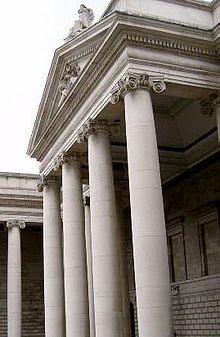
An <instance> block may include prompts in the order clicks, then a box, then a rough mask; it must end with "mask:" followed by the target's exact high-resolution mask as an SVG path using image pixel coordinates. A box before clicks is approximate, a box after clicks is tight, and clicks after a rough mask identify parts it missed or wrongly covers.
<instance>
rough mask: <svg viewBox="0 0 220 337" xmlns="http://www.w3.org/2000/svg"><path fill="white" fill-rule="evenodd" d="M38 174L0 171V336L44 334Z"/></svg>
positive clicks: (40, 202) (28, 336)
mask: <svg viewBox="0 0 220 337" xmlns="http://www.w3.org/2000/svg"><path fill="white" fill-rule="evenodd" d="M38 180H39V176H38V175H33V174H21V173H18V174H16V173H0V336H1V337H6V336H8V337H9V336H11V337H12V336H24V337H30V336H31V337H34V336H41V337H42V336H44V335H45V334H44V301H43V246H42V242H43V238H42V234H43V231H42V221H43V214H42V213H43V212H42V210H43V202H42V195H41V194H40V193H39V192H37V191H36V184H37V182H38Z"/></svg>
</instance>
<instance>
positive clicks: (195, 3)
mask: <svg viewBox="0 0 220 337" xmlns="http://www.w3.org/2000/svg"><path fill="white" fill-rule="evenodd" d="M115 1H116V0H111V1H110V3H109V4H108V5H107V7H106V9H105V10H104V12H103V14H102V16H101V18H103V17H105V16H107V15H108V14H109V11H110V10H111V8H112V6H113V4H114V2H115ZM160 1H163V2H169V3H175V4H179V5H182V6H188V7H194V8H195V7H196V8H201V9H207V10H211V9H212V8H214V7H215V6H216V5H217V4H218V3H219V4H220V0H212V1H211V2H207V1H204V0H160Z"/></svg>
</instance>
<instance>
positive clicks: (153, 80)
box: [110, 72, 166, 104]
mask: <svg viewBox="0 0 220 337" xmlns="http://www.w3.org/2000/svg"><path fill="white" fill-rule="evenodd" d="M137 89H147V90H149V89H153V91H155V92H156V93H161V92H163V91H165V90H166V84H165V82H164V78H163V77H153V76H149V75H148V74H136V73H132V72H127V73H126V74H125V75H124V76H123V77H122V78H121V79H120V80H119V81H118V83H117V85H116V87H115V88H114V89H113V90H112V92H111V94H112V95H111V99H110V101H111V103H112V104H117V103H118V102H119V101H120V99H123V97H124V96H125V95H126V93H128V92H129V91H134V90H137Z"/></svg>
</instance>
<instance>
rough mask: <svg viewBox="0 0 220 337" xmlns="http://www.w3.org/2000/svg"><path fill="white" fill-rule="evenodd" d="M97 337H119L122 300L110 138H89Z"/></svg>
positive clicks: (104, 135) (102, 134) (99, 134)
mask: <svg viewBox="0 0 220 337" xmlns="http://www.w3.org/2000/svg"><path fill="white" fill-rule="evenodd" d="M88 156H89V183H90V210H91V231H92V253H93V286H94V306H95V325H96V337H103V336H105V337H121V336H122V330H123V323H122V300H121V284H120V266H119V250H118V238H117V219H116V207H115V192H114V183H113V171H112V159H111V150H110V142H109V136H108V133H107V132H106V131H101V130H98V131H97V132H96V133H95V134H94V133H92V134H90V135H89V136H88Z"/></svg>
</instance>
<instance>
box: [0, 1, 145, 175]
mask: <svg viewBox="0 0 220 337" xmlns="http://www.w3.org/2000/svg"><path fill="white" fill-rule="evenodd" d="M109 1H110V0H86V1H83V0H6V1H4V0H0V39H1V40H0V42H1V53H0V75H1V78H0V172H25V173H38V166H39V164H38V163H37V161H35V159H30V158H29V157H28V156H27V155H26V150H27V146H28V141H29V138H30V135H31V131H32V127H33V123H34V120H35V117H36V114H37V109H38V105H39V103H40V99H41V95H42V92H43V89H44V85H45V81H46V77H47V73H48V71H49V67H50V64H51V60H52V57H53V53H54V50H55V49H56V48H57V47H59V46H60V45H61V44H63V39H64V38H65V37H66V36H67V35H68V31H69V28H70V27H71V26H73V22H74V19H77V18H78V13H77V11H78V9H79V6H80V4H81V3H84V4H85V5H86V6H87V7H90V8H92V9H93V11H94V14H95V16H96V20H97V19H98V18H99V17H100V16H101V14H102V13H103V11H104V9H105V8H106V6H107V4H108V3H109ZM133 1H136V0H133ZM146 1H147V0H146Z"/></svg>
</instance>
